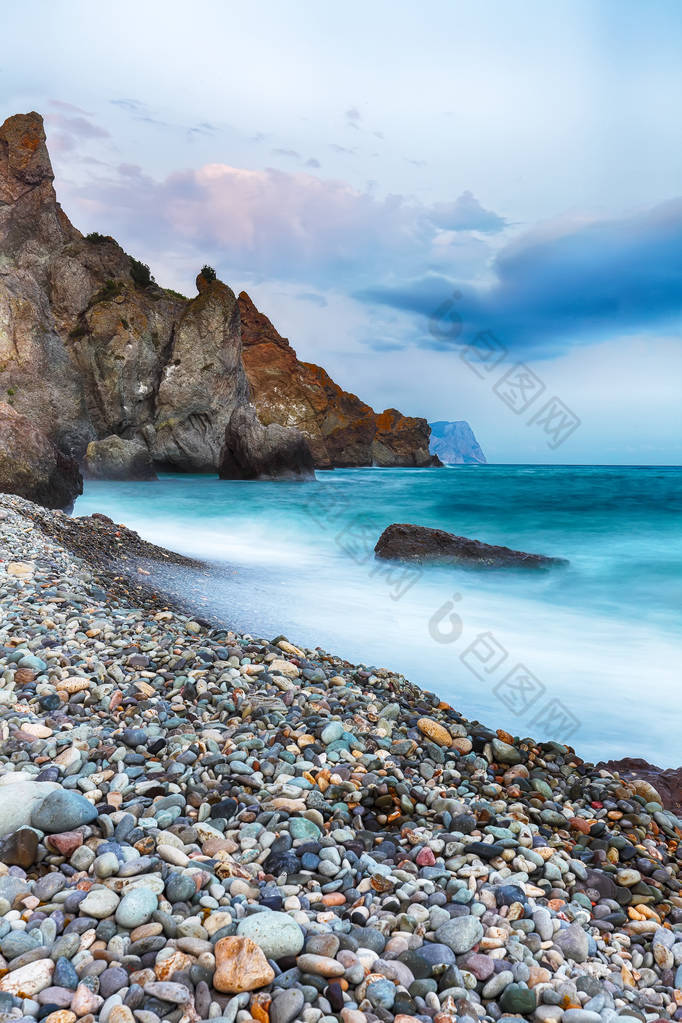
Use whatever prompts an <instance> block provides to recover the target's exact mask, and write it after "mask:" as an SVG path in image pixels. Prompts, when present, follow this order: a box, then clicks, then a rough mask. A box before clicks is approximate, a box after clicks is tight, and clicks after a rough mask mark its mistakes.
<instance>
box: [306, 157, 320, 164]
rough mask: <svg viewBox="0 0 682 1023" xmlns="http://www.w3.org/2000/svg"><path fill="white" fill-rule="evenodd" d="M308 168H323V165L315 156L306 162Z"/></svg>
mask: <svg viewBox="0 0 682 1023" xmlns="http://www.w3.org/2000/svg"><path fill="white" fill-rule="evenodd" d="M305 165H306V167H321V166H322V164H321V163H320V161H319V160H317V159H315V157H314V156H309V157H308V159H307V160H306V162H305Z"/></svg>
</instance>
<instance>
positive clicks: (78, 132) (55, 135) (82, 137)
mask: <svg viewBox="0 0 682 1023" xmlns="http://www.w3.org/2000/svg"><path fill="white" fill-rule="evenodd" d="M53 106H57V107H59V108H60V109H65V108H69V109H70V111H72V110H76V109H77V108H76V107H71V104H69V103H61V102H60V101H53ZM45 124H46V126H47V128H48V131H49V133H50V148H51V149H52V151H53V152H54V153H73V152H77V151H79V150H80V149H81V148H82V145H83V143H87V142H91V141H92V140H93V139H108V138H110V137H111V136H110V134H109V132H108V131H106V130H105V129H104V128H101V127H100V126H99V125H98V124H93V122H92V121H90V120H88V118H87V117H83V116H81V115H80V114H76V115H75V116H67V115H66V114H47V115H46V117H45Z"/></svg>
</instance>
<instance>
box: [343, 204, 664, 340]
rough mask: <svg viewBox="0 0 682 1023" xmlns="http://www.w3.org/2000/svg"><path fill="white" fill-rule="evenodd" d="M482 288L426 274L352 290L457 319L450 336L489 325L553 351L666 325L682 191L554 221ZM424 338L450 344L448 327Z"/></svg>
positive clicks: (508, 253)
mask: <svg viewBox="0 0 682 1023" xmlns="http://www.w3.org/2000/svg"><path fill="white" fill-rule="evenodd" d="M492 269H493V273H494V280H493V283H492V284H491V285H490V286H488V287H486V288H472V287H470V286H466V285H464V284H460V283H458V282H457V280H456V279H453V278H450V277H448V276H447V275H445V274H436V273H425V274H423V275H421V276H419V277H417V278H414V279H412V280H408V281H405V282H403V283H400V282H398V283H395V282H394V283H390V284H388V285H379V286H376V287H373V288H368V289H364V290H363V291H361V292H359V293H357V297H358V298H360V299H361V300H363V301H366V302H372V303H377V302H378V303H382V304H384V305H388V306H392V307H394V308H397V309H402V310H406V311H411V312H415V313H418V314H421V315H422V316H424V317H426V318H427V322H428V323H429V324H430V325H431V326H433V324H434V320H435V322H436V323H437V322H438V321H439V320H440V318H441V317H442V316H443V315H444V313H443V310H446V309H450V310H455V311H454V313H453V312H451V313H449V314H448V315H449V316H450V318H451V319H453V322H455V321H461V331H460V332H455V331H454V330H453V331H451V332H450V336H452V338H453V340H456V341H457V343H461V339H462V338H465V337H467V336H471V335H472V334H473V333H475V332H476V331H479V330H493V331H495V332H496V333H497V335H498V336H499V337H500V339H501V340H502V341H503V342H504V344H505V345H508V346H514V347H516V348H528V349H532V350H534V353H535V354H536V355H541V354H543V352H544V353H545V354H552V353H553V352H556V350H557V349H561V348H565V347H567V346H568V345H572V344H575V343H581V342H582V341H585V342H589V341H592V340H594V339H595V336H597V335H603V334H605V333H615V332H623V331H625V332H628V331H636V330H641V329H642V328H646V327H651V326H654V325H655V326H658V327H661V326H663V325H666V324H668V325H670V324H673V323H674V322H675V321H676V320H677V321H679V317H680V313H682V198H677V199H671V200H669V201H668V202H665V203H662V204H661V205H659V206H656V207H653V208H651V209H647V210H644V211H640V212H637V213H635V214H633V215H630V216H628V217H623V218H620V219H610V220H599V221H594V220H593V221H585V220H582V221H577V222H575V221H573V222H565V221H564V222H561V223H558V224H554V225H550V226H549V227H546V228H543V229H538V230H535V231H531V232H528V233H526V234H524V235H522V236H521V237H519V238H517V239H516V240H514V241H513V242H511V243H510V244H508V245H506V246H505V247H504V248H503V249H502V250H501V251H500V252H499V253H498V255H497V256H496V258H495V260H494V261H493V264H492ZM424 345H425V346H428V347H433V346H434V345H435V347H447V345H448V333H447V331H440V332H439V331H438V329H437V327H436V329H435V330H427V331H425V333H424Z"/></svg>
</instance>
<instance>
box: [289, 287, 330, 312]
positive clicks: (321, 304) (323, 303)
mask: <svg viewBox="0 0 682 1023" xmlns="http://www.w3.org/2000/svg"><path fill="white" fill-rule="evenodd" d="M296 298H298V299H300V300H301V302H310V303H311V305H316V306H317V307H318V308H319V309H326V308H327V306H328V305H329V302H328V301H327V299H326V298H325V297H324V295H320V294H318V292H317V291H299V292H297V294H296Z"/></svg>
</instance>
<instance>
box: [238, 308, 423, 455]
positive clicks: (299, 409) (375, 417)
mask: <svg viewBox="0 0 682 1023" xmlns="http://www.w3.org/2000/svg"><path fill="white" fill-rule="evenodd" d="M239 313H240V316H241V324H242V346H243V347H242V358H243V361H244V369H245V370H246V375H247V377H248V380H249V384H250V385H251V392H252V397H253V401H254V404H255V406H256V409H257V411H258V417H259V419H260V420H261V422H262V423H264V424H266V425H267V424H268V423H280V424H281V425H282V426H294V427H296V428H297V429H299V430H301V432H302V433H304V434H305V436H306V437H307V438H308V443H309V444H310V448H311V451H312V453H313V458H314V459H315V465H316V466H317V468H318V469H330V468H332V467H334V466H338V467H343V466H356V465H382V466H391V465H393V466H427V465H433V464H437V461H436V462H434V459H433V457H432V456H431V454H430V453H429V434H430V429H429V425H428V423H427V422H426V420H425V419H415V418H411V417H408V416H403V415H402V413H400V412H398V411H397V410H396V409H386V411H385V412H380V413H377V412H375V411H374V410H373V409H372V408H371V407H370V406H369V405H367V404H366V403H365V402H364V401H361V400H360V398H358V397H357V395H355V394H351V393H350V392H349V391H344V390H343V388H341V387H339V385H338V384H337V383H335V382H334V381H333V380H332V378H331V377H330V376H329V374H328V373H327V372H326V371H325V370H324V369H322V367H321V366H316V365H314V364H313V363H310V362H301V361H299V359H298V358H297V356H296V352H295V351H294V349H293V348H292V347H291V345H290V344H289V342H288V341H287V339H286V338H285V337H282V336H281V334H279V333H278V331H277V330H276V329H275V327H274V326H273V325H272V323H271V322H270V320H269V319H268V318H267V316H265V315H264V314H263V313H261V312H259V311H258V309H256V307H255V305H254V304H253V302H252V301H251V299H250V298H249V296H248V295H247V294H246V292H244V291H243V292H242V293H241V294H240V296H239Z"/></svg>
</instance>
